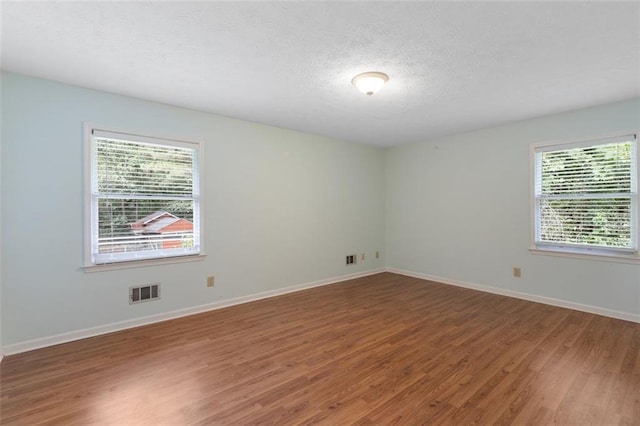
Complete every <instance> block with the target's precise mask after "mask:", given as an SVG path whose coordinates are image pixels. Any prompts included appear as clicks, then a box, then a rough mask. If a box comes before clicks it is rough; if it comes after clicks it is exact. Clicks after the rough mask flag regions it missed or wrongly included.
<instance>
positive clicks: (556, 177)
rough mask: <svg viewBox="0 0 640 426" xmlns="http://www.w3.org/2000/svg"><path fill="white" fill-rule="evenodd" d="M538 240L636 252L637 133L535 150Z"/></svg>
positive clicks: (566, 247)
mask: <svg viewBox="0 0 640 426" xmlns="http://www.w3.org/2000/svg"><path fill="white" fill-rule="evenodd" d="M534 156H535V160H534V161H535V165H534V173H535V176H534V181H535V183H534V186H535V188H534V198H535V200H534V201H535V245H536V246H537V247H538V248H543V249H544V248H551V249H560V250H567V251H577V252H586V253H596V254H597V253H598V252H603V253H610V254H614V253H619V254H626V255H634V254H637V249H638V156H637V140H636V135H626V136H619V137H613V138H607V139H599V140H594V141H584V142H577V143H571V144H562V145H550V146H539V147H536V148H535V149H534Z"/></svg>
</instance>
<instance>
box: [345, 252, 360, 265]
mask: <svg viewBox="0 0 640 426" xmlns="http://www.w3.org/2000/svg"><path fill="white" fill-rule="evenodd" d="M357 258H358V256H357V255H355V254H350V255H348V256H347V259H346V264H347V265H355V264H356V259H357Z"/></svg>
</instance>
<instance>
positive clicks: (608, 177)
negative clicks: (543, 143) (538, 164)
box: [541, 142, 632, 195]
mask: <svg viewBox="0 0 640 426" xmlns="http://www.w3.org/2000/svg"><path fill="white" fill-rule="evenodd" d="M631 150H632V143H631V142H625V143H614V144H607V145H596V146H592V147H586V148H574V149H567V150H561V151H550V152H544V153H542V188H541V190H542V194H545V195H546V194H549V195H559V194H589V193H591V194H593V193H609V194H610V193H628V192H631V188H632V185H631V170H632V167H631V161H632V159H631V157H632V152H631Z"/></svg>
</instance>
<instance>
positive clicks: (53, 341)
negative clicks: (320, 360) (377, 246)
mask: <svg viewBox="0 0 640 426" xmlns="http://www.w3.org/2000/svg"><path fill="white" fill-rule="evenodd" d="M381 272H386V268H378V269H372V270H369V271H364V272H358V273H355V274H349V275H342V276H339V277H333V278H327V279H324V280H319V281H313V282H310V283H305V284H298V285H293V286H289V287H283V288H279V289H275V290H269V291H264V292H260V293H254V294H249V295H247V296H240V297H235V298H233V299H228V300H222V301H219V302H214V303H207V304H205V305H198V306H194V307H191V308H184V309H178V310H175V311H169V312H165V313H162V314H155V315H149V316H146V317H140V318H135V319H131V320H126V321H119V322H114V323H110V324H105V325H99V326H97V327H91V328H85V329H82V330H76V331H70V332H67V333H61V334H56V335H53V336H48V337H41V338H38V339H33V340H27V341H25V342H19V343H12V344H10V345H6V346H4V347H3V348H2V353H3V354H4V355H14V354H18V353H21V352H27V351H32V350H34V349H41V348H45V347H47V346H53V345H59V344H61V343H67V342H72V341H74V340H81V339H86V338H89V337H95V336H100V335H102V334H107V333H113V332H115V331H121V330H127V329H130V328H135V327H140V326H143V325H149V324H155V323H158V322H163V321H168V320H172V319H176V318H181V317H186V316H189V315H195V314H200V313H203V312H209V311H214V310H216V309H222V308H227V307H229V306H234V305H240V304H242V303H248V302H254V301H256V300H261V299H268V298H270V297H275V296H280V295H283V294H287V293H294V292H297V291H302V290H307V289H310V288H314V287H321V286H325V285H330V284H337V283H341V282H344V281H349V280H352V279H355V278H361V277H366V276H369V275H375V274H379V273H381ZM1 356H2V354H0V357H1Z"/></svg>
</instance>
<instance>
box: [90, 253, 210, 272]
mask: <svg viewBox="0 0 640 426" xmlns="http://www.w3.org/2000/svg"><path fill="white" fill-rule="evenodd" d="M205 257H207V255H206V254H194V255H190V256H175V257H163V258H161V259H146V260H131V261H128V262H117V263H105V264H101V265H85V266H83V267H82V269H83V270H84V272H101V271H112V270H116V269H130V268H143V267H147V266H156V265H167V264H171V263H186V262H198V261H201V260H204V258H205Z"/></svg>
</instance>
